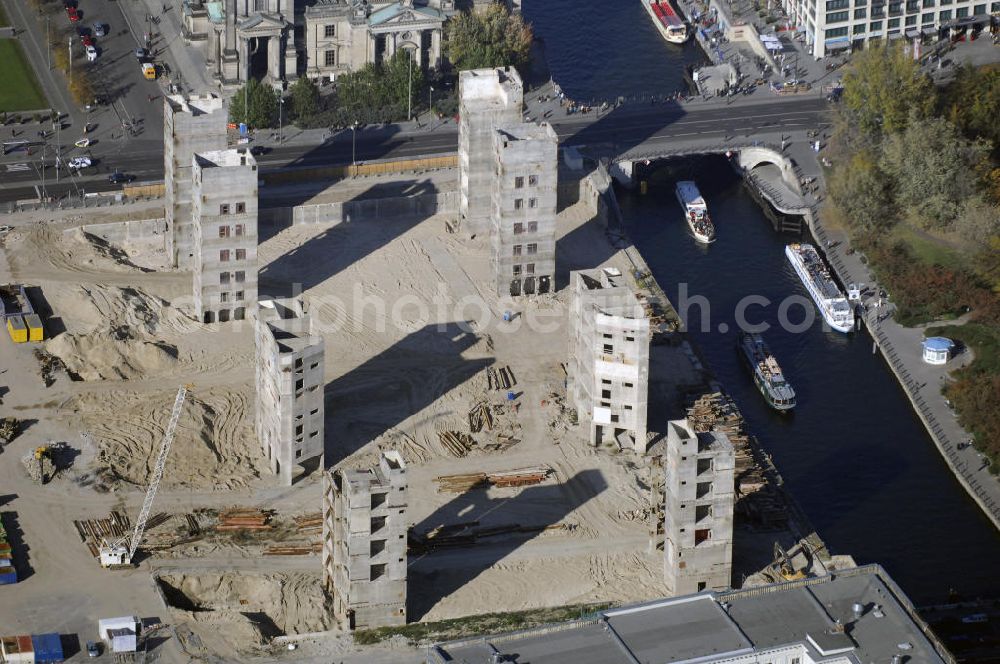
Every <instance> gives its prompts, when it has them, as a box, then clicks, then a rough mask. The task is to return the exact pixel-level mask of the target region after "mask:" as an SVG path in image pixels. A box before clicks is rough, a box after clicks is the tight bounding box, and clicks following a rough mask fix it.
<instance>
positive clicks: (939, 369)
mask: <svg viewBox="0 0 1000 664" xmlns="http://www.w3.org/2000/svg"><path fill="white" fill-rule="evenodd" d="M788 153H789V154H790V155H791V156H793V158H794V159H795V161H796V164H797V165H798V166H799V168H800V169H801V170H802V173H803V175H804V176H806V177H817V178H818V180H817V181H820V182H822V179H823V173H822V170H821V168H820V166H819V164H818V163H817V160H816V153H815V152H812V151H811V149H810V148H809V146H808V144H803V143H801V142H799V143H795V144H793V145H792V146H791V147H790V148H789V151H788ZM823 190H824V187H822V186H821V187H820V191H823ZM806 200H807V201H808V202H811V204H812V210H811V212H810V213H809V214H808V215H807V219H808V220H809V223H810V226H811V228H812V230H813V235H814V236H815V238H816V240H817V242H818V244H819V245H820V247H819V248H820V249H821V250H822V251H823V252H824V253H825V255H826V260H827V262H828V263H829V264H830V266H831V267H832V268H833V269H834V270H835V271H836V272H837V275H838V276H839V277H840V280H841V282H842V283H844V284H849V283H858V284H860V283H863V284H865V285H866V286H869V287H873V288H874V289H876V290H877V289H878V288H879V284H878V282H877V281H876V280H875V278H874V276H873V275H872V273H871V271H870V270H869V269H868V267H867V266H866V265H865V264H864V263H862V262H861V255H860V254H858V253H854V254H852V255H847V253H846V250H847V249H848V248H849V246H850V245H849V242H848V238H847V234H846V233H844V232H843V231H834V230H828V229H826V228H825V227H824V226H823V223H822V221H821V219H820V215H819V203H820V201H821V200H822V196H819V197H816V196H811V195H807V196H806ZM864 304H866V305H867V309H868V311H867V312H866V314H865V317H864V319H863V320H864V323H865V325H866V327H867V328H868V331H869V333H870V334H871V336H872V338H873V339H874V341H875V345H876V346H877V348H878V350H880V351H881V352H882V356H883V358H884V359H885V361H886V363H887V364H888V365H889V368H890V369H892V372H893V373H894V374H895V375H896V379H897V380H898V381H899V384H900V386H901V387H902V388H903V391H904V392H905V393H906V396H907V398H908V399H909V400H910V402H911V403H912V404H913V408H914V411H915V412H916V414H917V416H918V417H919V418H920V419H921V421H922V422H923V423H924V426H925V427H926V429H927V432H928V434H930V437H931V440H933V441H934V444H935V445H936V446H937V448H938V451H939V452H941V455H942V456H943V457H944V460H945V462H946V463H947V464H948V465H949V466H950V467H951V469H952V472H953V473H954V474H955V477H956V479H958V481H959V483H961V484H962V486H963V487H965V489H966V491H967V492H968V493H969V495H970V496H971V497H972V498H973V500H975V501H976V502H977V503H978V504H979V506H980V507H981V508H982V510H983V512H984V513H985V514H986V516H987V517H988V518H989V519H990V520H991V521H992V522H993V523H994V525H995V526H996V527H997V528H1000V482H998V481H997V478H996V477H995V476H993V475H991V474H990V472H989V470H988V469H987V467H986V466H985V465H984V464H983V462H982V458H983V457H982V455H981V454H979V452H977V451H976V449H975V448H974V447H971V446H970V447H966V448H965V449H962V450H959V449H958V444H959V443H962V442H964V441H967V440H969V439H970V435H969V433H968V432H967V431H965V430H964V429H963V428H962V427H961V426H960V425H959V424H958V418H957V416H956V414H955V411H954V410H952V408H951V406H950V404H949V403H948V401H947V400H946V399H945V397H944V395H943V394H942V393H941V388H942V387H943V386H944V385H945V384H946V383H947V382H948V381H949V380H951V377H950V375H949V372H951V371H954V370H955V369H958V368H960V366H961V365H962V364H963V363H964V362H966V361H967V358H966V357H959V358H955V359H953V360H951V361H950V362H948V364H947V365H944V366H932V365H929V364H926V363H925V362H924V361H923V359H922V354H923V350H922V347H921V341H922V340H923V331H922V330H921V329H919V328H908V327H903V326H902V325H899V324H898V323H896V321H895V320H894V319H892V318H885V319H883V320H882V321H881V322H879V320H878V319H879V317H880V316H884V315H886V314H887V313H889V312H887V311H885V310H884V309H885V308H883V310H881V311H880V310H879V309H878V308H877V307H875V306H874V304H875V303H874V302H873V301H872V298H868V299H867V300H866V301H865V302H864Z"/></svg>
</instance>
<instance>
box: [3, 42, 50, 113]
mask: <svg viewBox="0 0 1000 664" xmlns="http://www.w3.org/2000/svg"><path fill="white" fill-rule="evenodd" d="M0 62H2V63H3V67H0V111H34V110H37V109H42V108H48V107H49V103H48V102H47V101H46V100H45V95H44V94H42V88H41V87H40V86H39V85H38V80H37V79H36V78H35V72H33V71H32V70H31V66H30V65H29V64H28V61H27V60H26V59H25V57H24V52H23V51H22V50H21V45H20V44H18V43H17V41H16V40H14V39H0Z"/></svg>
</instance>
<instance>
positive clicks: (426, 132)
mask: <svg viewBox="0 0 1000 664" xmlns="http://www.w3.org/2000/svg"><path fill="white" fill-rule="evenodd" d="M141 103H145V104H147V106H149V104H148V102H147V101H146V100H145V98H144V99H143V101H142V102H141ZM161 103H162V102H161V100H157V101H155V102H154V103H153V104H152V105H151V106H155V107H156V111H157V120H156V122H157V124H156V125H153V126H155V127H157V129H156V131H155V132H154V131H151V130H149V131H148V132H144V133H143V134H141V135H140V136H138V137H125V136H122V132H121V130H120V129H115V130H114V131H112V132H110V133H112V134H116V135H117V138H115V139H111V140H101V141H99V142H98V144H97V145H95V146H94V147H93V148H92V149H91V150H89V154H91V155H93V156H94V158H95V160H96V161H95V165H94V167H92V168H90V169H87V170H86V171H85V172H84V173H83V174H81V175H80V176H79V177H78V178H74V184H75V187H80V188H81V189H85V190H86V191H87V192H97V191H110V190H115V189H118V186H117V185H112V184H110V183H109V182H108V181H107V175H108V174H109V173H111V172H113V171H114V170H115V169H118V170H120V171H122V172H124V173H128V174H129V175H133V176H135V177H136V179H137V180H138V181H146V180H154V181H155V180H159V179H162V177H163V148H162V139H161V138H160V130H159V129H158V127H159V126H160V124H159V123H162V120H161V119H159V116H160V115H161V114H162V107H161ZM149 110H150V113H152V110H153V109H152V108H149ZM542 113H544V112H542ZM826 113H827V106H826V102H825V101H824V100H823V99H822V98H820V97H817V96H803V97H794V98H782V99H778V98H773V97H759V98H757V99H743V100H740V101H739V102H734V103H733V104H731V105H728V104H726V102H725V101H724V100H710V101H708V102H704V101H697V102H694V101H692V102H687V103H684V104H680V103H679V102H665V103H658V104H656V105H647V104H634V105H625V106H621V107H619V108H618V109H614V110H611V111H608V112H606V113H603V114H600V115H599V114H596V113H590V114H575V115H568V116H566V115H564V116H559V115H554V116H552V117H551V118H550V119H551V121H552V123H553V126H554V127H555V129H556V132H557V133H558V134H559V138H560V142H562V143H563V144H566V145H577V146H585V145H589V146H598V145H601V146H603V147H604V148H607V147H611V148H612V149H615V148H617V149H619V150H625V149H629V148H633V147H636V146H638V145H643V144H647V143H649V144H655V143H656V142H657V141H663V140H669V141H671V142H673V141H677V140H684V138H685V137H698V138H704V137H706V136H718V138H719V139H720V140H721V139H724V138H725V137H726V136H735V135H737V134H745V133H746V132H748V131H749V132H755V131H758V130H762V129H767V130H771V131H774V130H779V129H782V128H787V129H788V130H789V131H794V130H797V129H798V130H801V129H805V128H815V127H818V126H819V125H821V124H824V123H825V122H826ZM527 114H535V115H537V114H539V110H537V107H536V106H532V105H530V104H529V106H528V109H527ZM109 115H110V114H109V112H108V111H101V116H103V117H108V116H109ZM146 117H149V116H146ZM295 131H297V130H295ZM352 139H353V140H352ZM258 142H259V143H260V144H261V145H265V146H268V147H269V148H270V149H269V151H268V152H267V153H266V154H264V155H261V156H260V157H258V159H257V161H258V163H259V164H260V166H261V170H262V171H263V172H268V171H271V170H276V169H280V168H301V167H310V166H311V167H315V166H329V165H343V164H350V163H351V158H352V149H353V152H354V154H355V157H356V159H357V160H358V161H370V160H375V159H391V158H406V157H415V156H422V155H436V154H445V153H449V152H454V151H455V150H456V149H457V143H458V132H457V127H456V126H455V124H454V123H453V122H447V123H444V124H443V125H440V126H437V127H436V128H434V129H433V130H430V129H410V130H408V131H407V130H404V126H401V125H390V126H388V127H385V128H377V127H372V128H363V129H359V130H358V132H357V136H356V137H353V136H352V132H351V130H350V129H344V130H340V131H338V132H335V133H334V134H333V135H332V136H331V135H330V133H329V132H328V131H326V130H323V129H318V130H309V131H297V133H296V134H294V135H293V136H291V137H289V138H288V140H286V141H284V142H283V143H282V144H281V145H277V144H276V141H275V140H273V139H271V138H270V137H263V138H261V140H259V141H258ZM352 143H353V145H352ZM77 152H79V150H77ZM23 161H24V160H23V159H18V158H17V157H16V156H15V155H8V156H7V157H5V158H4V159H3V161H2V162H0V169H3V170H0V201H5V202H10V201H16V200H24V199H30V198H34V197H35V195H36V194H35V189H34V187H35V185H38V184H39V183H40V177H39V174H38V172H37V169H36V168H33V167H32V168H25V167H24V165H23ZM47 178H49V179H51V176H47ZM74 184H67V183H60V184H59V185H56V186H53V185H52V184H51V182H49V183H48V185H47V188H48V191H49V194H50V195H64V194H65V193H67V192H68V191H73V190H74Z"/></svg>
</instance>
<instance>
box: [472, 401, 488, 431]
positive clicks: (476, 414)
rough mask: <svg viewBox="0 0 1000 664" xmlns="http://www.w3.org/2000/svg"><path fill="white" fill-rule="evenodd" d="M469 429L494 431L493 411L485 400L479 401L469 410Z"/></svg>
mask: <svg viewBox="0 0 1000 664" xmlns="http://www.w3.org/2000/svg"><path fill="white" fill-rule="evenodd" d="M469 429H470V430H471V431H472V433H479V432H480V431H482V430H483V429H486V430H487V431H493V413H492V412H491V411H490V405H489V404H488V403H486V402H485V401H481V402H479V403H477V404H476V405H475V406H473V407H472V410H470V411H469Z"/></svg>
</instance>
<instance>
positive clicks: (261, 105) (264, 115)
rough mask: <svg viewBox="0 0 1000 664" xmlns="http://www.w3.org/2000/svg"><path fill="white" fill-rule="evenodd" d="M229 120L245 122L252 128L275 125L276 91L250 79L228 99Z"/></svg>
mask: <svg viewBox="0 0 1000 664" xmlns="http://www.w3.org/2000/svg"><path fill="white" fill-rule="evenodd" d="M248 106H249V113H248V112H247V107H248ZM229 121H230V122H245V123H246V124H247V126H248V127H251V128H253V129H263V128H268V127H274V126H277V124H278V93H277V92H276V91H275V90H274V88H272V87H270V86H267V85H263V84H261V82H260V81H258V80H256V79H250V80H249V81H247V83H246V85H244V86H243V87H242V88H240V89H239V90H237V91H236V94H235V95H233V98H232V99H230V100H229Z"/></svg>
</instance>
